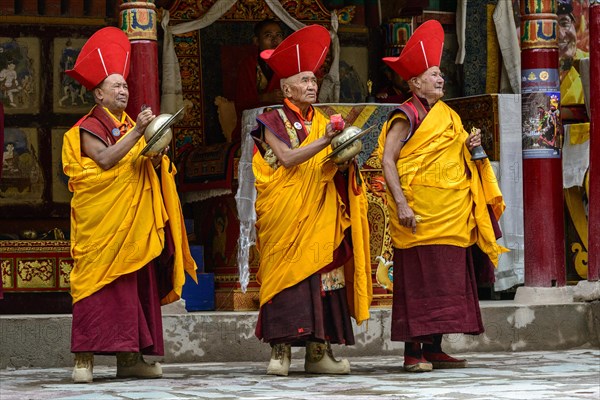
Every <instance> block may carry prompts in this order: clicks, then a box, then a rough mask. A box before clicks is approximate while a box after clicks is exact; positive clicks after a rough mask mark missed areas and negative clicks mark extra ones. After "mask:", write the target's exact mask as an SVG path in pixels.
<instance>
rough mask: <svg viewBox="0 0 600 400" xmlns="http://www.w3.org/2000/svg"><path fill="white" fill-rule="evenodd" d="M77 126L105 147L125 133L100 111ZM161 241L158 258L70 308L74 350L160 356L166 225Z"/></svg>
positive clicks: (167, 264) (166, 287) (168, 249)
mask: <svg viewBox="0 0 600 400" xmlns="http://www.w3.org/2000/svg"><path fill="white" fill-rule="evenodd" d="M79 124H80V127H81V128H82V129H85V130H86V131H88V132H90V133H91V134H93V135H94V136H96V137H97V138H98V139H100V140H102V141H103V142H104V143H105V144H106V145H107V146H108V145H112V144H114V143H116V142H117V141H118V140H119V139H120V138H121V137H123V135H122V133H123V132H124V131H126V129H127V127H120V128H121V129H119V127H117V126H116V124H115V122H114V120H113V119H112V118H111V117H110V116H108V115H107V114H106V112H104V110H103V109H102V108H100V107H95V108H94V109H93V110H92V112H91V113H90V115H88V116H86V117H84V118H82V119H81V120H80V121H79ZM165 243H166V244H167V246H165V249H164V250H163V252H162V254H161V255H160V257H158V258H156V259H155V260H153V261H152V262H150V263H148V264H147V265H146V266H144V267H143V268H141V269H140V270H138V271H135V272H132V273H130V274H126V275H123V276H121V277H119V278H118V279H116V280H114V281H113V282H111V283H110V284H108V285H106V286H105V287H103V288H102V289H100V290H99V291H97V292H96V293H94V294H92V295H90V296H88V297H86V298H84V299H82V300H80V301H78V302H76V303H75V304H73V322H72V331H71V351H72V352H74V353H76V352H93V353H96V354H114V353H116V352H142V353H143V354H147V355H163V354H164V343H163V333H162V315H161V310H160V299H161V298H162V297H164V296H165V295H166V294H167V293H168V292H169V291H170V288H171V286H172V282H171V281H170V279H171V278H170V277H172V268H173V253H174V245H173V240H172V236H171V232H170V228H169V226H168V225H167V226H166V227H165Z"/></svg>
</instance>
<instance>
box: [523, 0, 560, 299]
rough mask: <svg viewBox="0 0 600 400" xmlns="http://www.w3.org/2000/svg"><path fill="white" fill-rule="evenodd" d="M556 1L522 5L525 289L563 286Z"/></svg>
mask: <svg viewBox="0 0 600 400" xmlns="http://www.w3.org/2000/svg"><path fill="white" fill-rule="evenodd" d="M556 27H557V16H556V2H555V0H524V1H521V83H522V87H521V93H522V109H521V111H522V121H523V123H522V133H523V135H522V136H523V219H524V235H525V286H534V287H550V286H564V285H565V284H566V271H565V239H564V237H565V233H564V216H563V191H562V161H561V149H560V147H561V140H562V132H561V123H560V118H559V117H558V112H555V111H557V110H558V109H559V107H558V105H559V100H560V82H559V73H558V42H557V38H556Z"/></svg>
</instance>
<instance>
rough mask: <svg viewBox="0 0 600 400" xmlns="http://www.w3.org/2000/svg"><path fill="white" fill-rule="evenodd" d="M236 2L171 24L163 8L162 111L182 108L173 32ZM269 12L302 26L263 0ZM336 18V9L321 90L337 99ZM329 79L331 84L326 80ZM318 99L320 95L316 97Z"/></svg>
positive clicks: (192, 27)
mask: <svg viewBox="0 0 600 400" xmlns="http://www.w3.org/2000/svg"><path fill="white" fill-rule="evenodd" d="M236 2H237V0H218V1H217V2H216V3H215V4H214V5H213V6H212V7H211V8H210V9H209V10H208V12H207V13H206V14H204V15H203V16H202V17H200V18H198V19H197V20H194V21H189V22H184V23H181V24H177V25H174V26H170V25H169V12H168V11H165V12H164V14H163V19H162V22H161V25H162V28H163V30H164V43H163V60H162V62H163V80H162V95H161V100H160V103H161V106H160V110H161V113H168V114H174V113H175V112H176V111H177V110H178V109H180V108H181V107H183V93H182V88H181V75H180V72H179V61H178V60H177V54H176V53H175V47H174V43H173V35H181V34H184V33H188V32H192V31H196V30H199V29H202V28H206V27H207V26H209V25H212V24H213V23H214V22H215V21H217V20H218V19H219V18H221V17H222V16H223V15H224V14H225V13H226V12H227V11H229V9H230V8H231V7H232V6H233V5H234V4H235V3H236ZM265 3H266V4H267V5H268V6H269V8H270V9H271V11H273V13H274V14H275V15H276V16H277V17H278V18H279V19H280V20H281V21H282V22H283V23H284V24H286V25H287V26H288V27H290V28H291V29H293V30H295V31H296V30H298V29H300V28H302V27H304V26H305V25H304V24H303V23H302V22H300V21H298V20H296V19H294V18H293V17H292V16H291V15H290V14H289V13H288V12H287V11H286V10H285V8H283V6H282V5H281V3H280V2H279V1H277V0H265ZM337 28H338V20H337V14H336V13H335V12H332V13H331V31H330V35H331V40H332V46H331V49H332V52H333V53H332V57H333V62H332V63H331V68H330V70H329V73H328V74H327V76H326V80H324V82H328V84H327V85H324V86H327V87H323V88H322V89H321V91H320V92H321V93H322V96H323V97H324V98H326V99H327V100H329V101H333V99H335V101H337V100H338V99H339V89H340V80H339V52H340V51H339V40H338V36H337ZM329 82H330V83H329ZM319 100H320V101H321V95H320V96H319Z"/></svg>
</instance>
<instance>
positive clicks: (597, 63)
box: [587, 0, 600, 281]
mask: <svg viewBox="0 0 600 400" xmlns="http://www.w3.org/2000/svg"><path fill="white" fill-rule="evenodd" d="M589 13H590V14H589V15H590V24H589V34H590V78H591V79H593V80H595V79H598V77H599V76H600V0H590V9H589ZM589 185H590V187H589V193H588V196H589V204H590V207H589V211H588V277H587V279H588V281H597V280H599V279H600V207H598V202H600V85H598V84H597V82H596V83H594V81H592V84H590V169H589ZM592 204H593V205H594V206H592Z"/></svg>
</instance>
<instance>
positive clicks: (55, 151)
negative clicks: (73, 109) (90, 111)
mask: <svg viewBox="0 0 600 400" xmlns="http://www.w3.org/2000/svg"><path fill="white" fill-rule="evenodd" d="M67 130H69V128H56V129H52V138H51V139H52V177H51V179H50V182H51V184H52V201H53V202H55V203H69V202H70V201H71V197H72V193H71V192H70V191H69V188H68V185H67V184H68V182H69V178H68V177H67V176H66V175H65V174H64V172H63V168H62V144H63V136H64V134H65V132H66V131H67Z"/></svg>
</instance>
